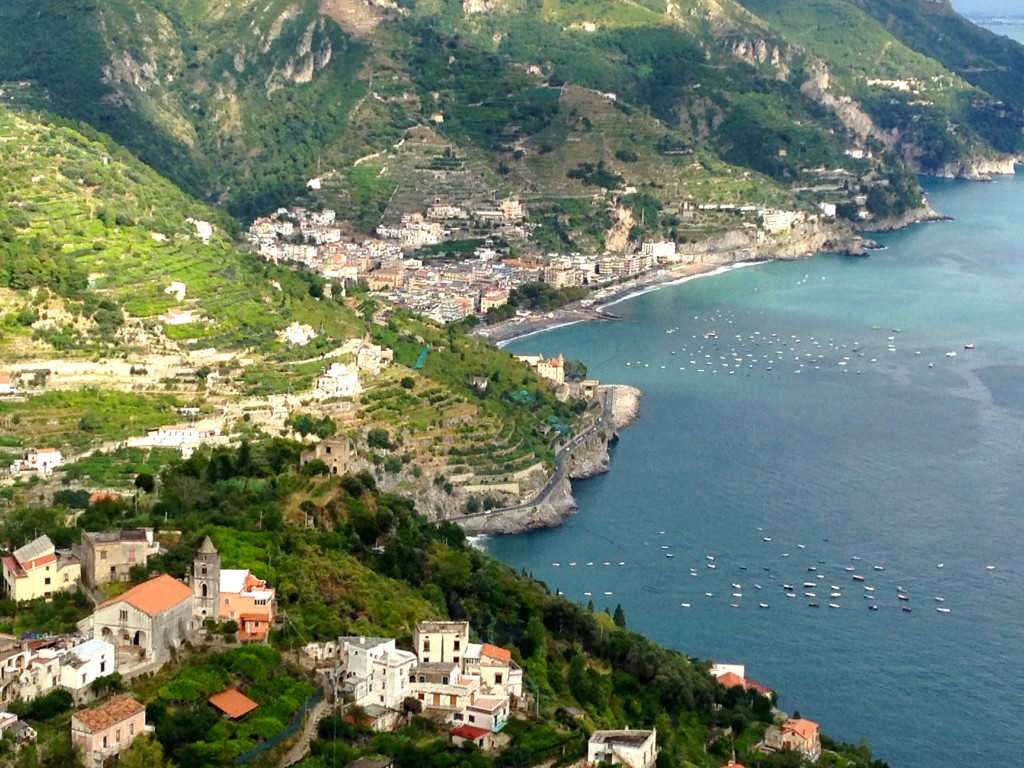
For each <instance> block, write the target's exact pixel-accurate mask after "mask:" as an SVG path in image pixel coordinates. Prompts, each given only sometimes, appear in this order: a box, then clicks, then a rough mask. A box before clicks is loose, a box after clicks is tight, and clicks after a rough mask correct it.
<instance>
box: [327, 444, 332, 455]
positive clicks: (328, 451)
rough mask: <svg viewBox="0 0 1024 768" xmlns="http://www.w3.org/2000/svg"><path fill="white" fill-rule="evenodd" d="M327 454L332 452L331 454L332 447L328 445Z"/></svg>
mask: <svg viewBox="0 0 1024 768" xmlns="http://www.w3.org/2000/svg"><path fill="white" fill-rule="evenodd" d="M326 452H327V453H330V452H331V446H329V445H328V446H326Z"/></svg>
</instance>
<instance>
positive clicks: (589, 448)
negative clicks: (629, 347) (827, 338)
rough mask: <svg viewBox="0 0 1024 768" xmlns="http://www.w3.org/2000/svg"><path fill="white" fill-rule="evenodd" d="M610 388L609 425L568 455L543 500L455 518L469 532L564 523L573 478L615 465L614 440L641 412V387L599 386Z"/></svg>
mask: <svg viewBox="0 0 1024 768" xmlns="http://www.w3.org/2000/svg"><path fill="white" fill-rule="evenodd" d="M608 390H613V391H614V395H613V398H612V399H613V407H612V412H611V413H610V414H605V416H604V426H605V428H606V429H604V430H599V431H597V432H595V433H594V434H592V435H591V436H590V437H589V438H587V439H586V440H584V441H583V442H582V443H581V444H580V445H579V446H578V447H577V448H576V450H574V451H573V452H572V455H571V456H569V457H567V458H566V474H565V476H564V477H563V479H562V480H561V481H560V482H559V483H558V484H557V485H556V486H555V487H554V488H553V489H552V491H551V493H550V494H548V496H547V497H546V498H545V499H544V501H543V502H542V503H540V504H527V505H524V506H521V507H515V508H513V509H502V510H494V511H493V512H490V513H483V514H479V515H473V516H468V517H455V518H453V519H454V521H455V522H457V523H458V524H459V525H461V526H462V528H463V530H464V531H465V532H466V533H467V534H469V535H480V534H513V533H523V532H525V531H530V530H533V529H535V528H552V527H555V526H558V525H561V524H562V521H563V520H564V519H565V518H566V517H568V516H569V515H571V514H573V513H574V512H575V511H576V509H577V506H576V500H575V499H574V498H573V495H572V484H571V482H570V478H571V479H573V480H583V479H586V478H588V477H596V476H597V475H600V474H603V473H605V472H607V471H608V470H609V468H610V466H611V456H610V455H609V446H610V444H611V443H612V442H613V441H614V440H615V439H616V438H617V437H618V432H619V430H621V429H625V428H626V427H628V426H629V425H630V424H633V423H634V422H635V421H636V419H637V417H638V415H639V410H640V398H641V397H642V393H641V392H640V390H639V389H637V388H636V387H629V386H626V385H621V384H607V385H603V386H601V387H599V393H600V394H601V395H602V396H603V395H604V393H605V392H607V391H608Z"/></svg>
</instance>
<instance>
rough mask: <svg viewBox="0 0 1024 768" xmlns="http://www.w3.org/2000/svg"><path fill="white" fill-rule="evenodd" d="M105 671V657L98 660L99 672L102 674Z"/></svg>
mask: <svg viewBox="0 0 1024 768" xmlns="http://www.w3.org/2000/svg"><path fill="white" fill-rule="evenodd" d="M106 671H107V661H106V659H103V660H102V661H100V674H101V675H102V674H103V673H104V672H106Z"/></svg>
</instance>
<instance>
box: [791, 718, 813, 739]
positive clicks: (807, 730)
mask: <svg viewBox="0 0 1024 768" xmlns="http://www.w3.org/2000/svg"><path fill="white" fill-rule="evenodd" d="M783 728H784V729H785V730H787V731H793V733H795V734H797V735H798V736H800V738H802V739H809V738H811V737H812V736H814V734H815V733H817V731H818V724H817V723H816V722H814V721H813V720H802V719H800V720H787V721H786V724H785V726H783Z"/></svg>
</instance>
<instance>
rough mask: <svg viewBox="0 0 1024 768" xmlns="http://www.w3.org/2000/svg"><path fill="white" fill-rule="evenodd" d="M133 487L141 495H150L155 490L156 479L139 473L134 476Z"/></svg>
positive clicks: (145, 473)
mask: <svg viewBox="0 0 1024 768" xmlns="http://www.w3.org/2000/svg"><path fill="white" fill-rule="evenodd" d="M135 487H136V488H138V489H139V490H140V491H142V492H143V493H152V492H153V489H154V488H156V479H155V478H154V477H153V475H151V474H150V473H149V472H139V474H137V475H136V476H135Z"/></svg>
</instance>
